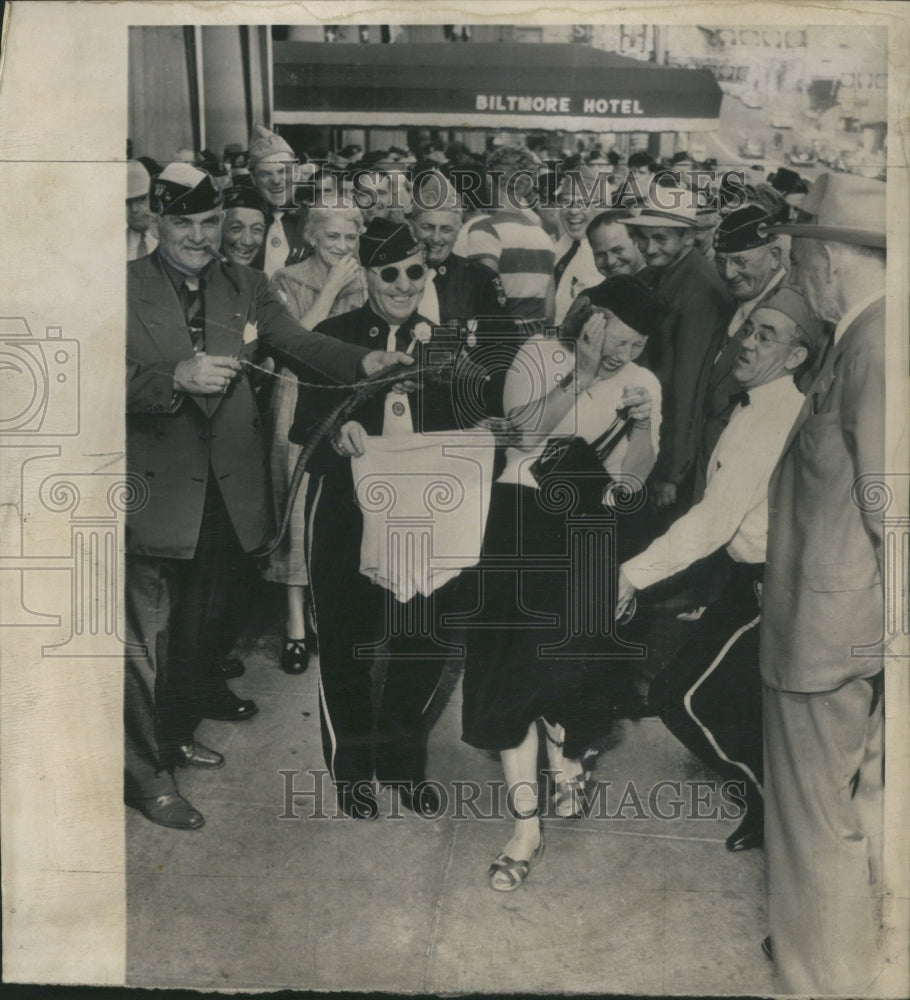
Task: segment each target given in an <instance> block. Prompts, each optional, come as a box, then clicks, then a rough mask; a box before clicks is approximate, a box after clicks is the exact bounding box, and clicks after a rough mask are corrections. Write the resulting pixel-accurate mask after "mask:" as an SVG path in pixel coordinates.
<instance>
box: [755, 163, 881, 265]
mask: <svg viewBox="0 0 910 1000" xmlns="http://www.w3.org/2000/svg"><path fill="white" fill-rule="evenodd" d="M885 217H886V199H885V184H884V182H883V181H875V180H871V179H870V178H868V177H858V176H857V175H856V174H822V175H821V176H820V177H819V178H818V180H816V181H815V183H814V184H813V185H812V187H811V189H810V190H809V193H808V195H806V198H805V201H803V203H802V206H801V207H800V215H799V218H798V220H797V221H796V222H790V223H784V224H783V225H779V226H774V227H773V232H776V233H783V234H784V235H786V236H796V237H800V236H801V237H803V238H804V239H812V240H831V241H832V242H834V243H853V244H856V245H858V246H864V247H880V248H884V247H885V245H886V240H885Z"/></svg>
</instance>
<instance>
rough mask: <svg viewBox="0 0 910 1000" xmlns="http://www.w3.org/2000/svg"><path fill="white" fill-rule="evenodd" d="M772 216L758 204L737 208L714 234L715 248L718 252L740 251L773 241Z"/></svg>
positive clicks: (762, 245)
mask: <svg viewBox="0 0 910 1000" xmlns="http://www.w3.org/2000/svg"><path fill="white" fill-rule="evenodd" d="M770 226H771V216H769V215H768V213H767V212H765V211H763V210H762V209H760V208H759V207H758V205H746V206H744V207H743V208H737V209H735V210H734V211H732V212H731V213H730V214H729V215H728V216H726V217H725V218H724V220H723V222H721V224H720V225H719V226H718V227H717V232H716V233H715V234H714V249H715V250H716V251H717V252H718V253H740V252H741V251H742V250H751V249H752V248H753V247H764V246H767V245H768V244H769V243H773V242H774V240H775V238H776V237H775V235H774V233H773V231H772V230H771V229H770Z"/></svg>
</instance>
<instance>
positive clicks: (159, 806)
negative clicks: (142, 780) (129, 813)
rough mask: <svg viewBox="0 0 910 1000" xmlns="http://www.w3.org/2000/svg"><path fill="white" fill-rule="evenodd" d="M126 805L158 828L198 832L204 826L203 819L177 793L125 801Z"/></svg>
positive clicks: (200, 814)
mask: <svg viewBox="0 0 910 1000" xmlns="http://www.w3.org/2000/svg"><path fill="white" fill-rule="evenodd" d="M126 804H127V805H128V806H132V808H133V809H138V810H139V812H141V813H142V815H143V816H145V818H146V819H148V820H151V821H152V822H153V823H157V824H158V826H169V827H171V828H172V829H174V830H198V829H199V828H200V827H202V826H205V817H204V816H203V815H202V813H201V812H199V811H198V810H197V809H194V808H193V807H192V806H191V805H190V804H189V802H187V801H186V799H185V798H183V796H182V795H178V794H177V792H168V793H167V794H166V795H159V796H158V797H157V798H155V799H127V802H126Z"/></svg>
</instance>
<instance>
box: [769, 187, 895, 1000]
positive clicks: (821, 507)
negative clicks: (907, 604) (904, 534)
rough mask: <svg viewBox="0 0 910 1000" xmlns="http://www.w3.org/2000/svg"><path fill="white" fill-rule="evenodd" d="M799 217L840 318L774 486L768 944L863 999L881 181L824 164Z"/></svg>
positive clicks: (803, 983)
mask: <svg viewBox="0 0 910 1000" xmlns="http://www.w3.org/2000/svg"><path fill="white" fill-rule="evenodd" d="M803 211H804V213H805V216H804V219H805V221H801V222H800V223H799V224H787V225H783V226H780V227H779V228H778V230H777V231H778V232H781V233H789V234H790V235H791V236H792V237H793V243H792V258H793V262H794V266H795V268H796V272H795V273H796V280H797V281H798V283H799V285H800V286H801V287H802V289H803V290H804V291H805V294H806V297H807V299H808V300H809V304H810V306H811V307H812V309H813V311H814V312H815V313H816V315H817V316H818V317H819V318H820V319H822V320H825V321H827V322H830V323H836V324H837V325H836V327H835V331H834V338H833V343H832V344H831V346H830V348H829V349H828V353H827V356H826V358H825V360H824V362H823V363H822V365H821V369H820V371H819V374H818V376H817V377H816V379H815V381H814V382H813V383H812V385H811V386H810V387H809V389H808V392H807V393H806V401H805V404H804V405H803V408H802V410H801V411H800V414H799V416H798V417H797V419H796V422H795V423H794V426H793V429H792V430H791V432H790V435H789V438H788V441H787V443H786V445H785V446H784V450H783V453H782V457H781V460H780V462H779V464H778V466H777V468H776V470H775V472H774V475H773V476H772V478H771V483H770V486H769V525H768V555H767V567H766V571H765V578H764V593H763V596H762V621H761V636H760V650H761V651H760V663H761V676H762V683H763V710H764V735H765V847H766V860H767V866H768V867H767V884H768V919H769V924H770V929H771V939H770V942H769V943H770V945H771V948H773V957H774V964H775V971H776V973H777V977H778V992H781V993H798V994H807V995H811V996H828V995H832V994H838V995H844V994H846V995H848V996H853V997H856V996H866V995H867V994H868V991H869V990H870V989H871V988H872V987H873V980H874V979H875V977H876V976H878V975H879V974H880V973H881V971H882V968H883V965H884V962H883V960H882V959H881V958H880V957H879V951H878V947H877V945H878V939H879V935H880V921H881V915H880V913H879V912H878V907H879V906H880V903H881V899H880V898H878V899H877V898H876V897H877V896H878V895H879V893H880V886H881V882H880V879H881V861H882V857H881V847H882V844H881V835H882V824H883V814H882V799H883V783H884V768H883V756H882V755H883V733H882V720H883V705H882V702H883V661H882V655H881V649H880V646H879V644H878V643H879V640H880V638H881V636H882V625H883V580H884V576H883V573H882V522H881V514H880V512H877V511H875V510H873V509H871V508H872V507H873V506H874V505H870V504H864V502H863V501H864V497H865V496H866V490H867V489H869V488H871V489H872V490H873V491H874V489H875V483H877V482H880V481H881V479H882V477H883V475H884V472H885V450H884V442H885V406H884V397H885V299H884V292H885V185H884V184H882V183H881V182H879V181H874V180H868V179H866V178H861V177H856V176H852V175H848V174H824V175H822V176H821V177H820V178H819V179H818V180H817V181H816V182H815V184H814V185H813V187H812V190H811V191H810V192H809V195H808V197H807V198H806V200H805V202H804V203H803ZM864 477H868V478H864ZM769 950H770V949H769Z"/></svg>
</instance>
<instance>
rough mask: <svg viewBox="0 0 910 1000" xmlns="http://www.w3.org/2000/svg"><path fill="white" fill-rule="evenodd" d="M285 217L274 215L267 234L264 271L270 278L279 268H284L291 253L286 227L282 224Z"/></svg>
mask: <svg viewBox="0 0 910 1000" xmlns="http://www.w3.org/2000/svg"><path fill="white" fill-rule="evenodd" d="M283 215H284V212H275V213H274V215H273V216H272V224H271V225H270V226H269V231H268V232H267V233H266V234H265V264H264V266H263V270H264V271H265V274H266V277H268V278H271V276H272V275H273V274H274V273H275V272H276V271H277V270H278V269H279V268H282V267H284V264H285V261H286V260H287V258H288V253H289V252H290V248H289V247H288V238H287V236H286V235H285V233H284V226H283V225H282V222H281V217H282V216H283Z"/></svg>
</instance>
